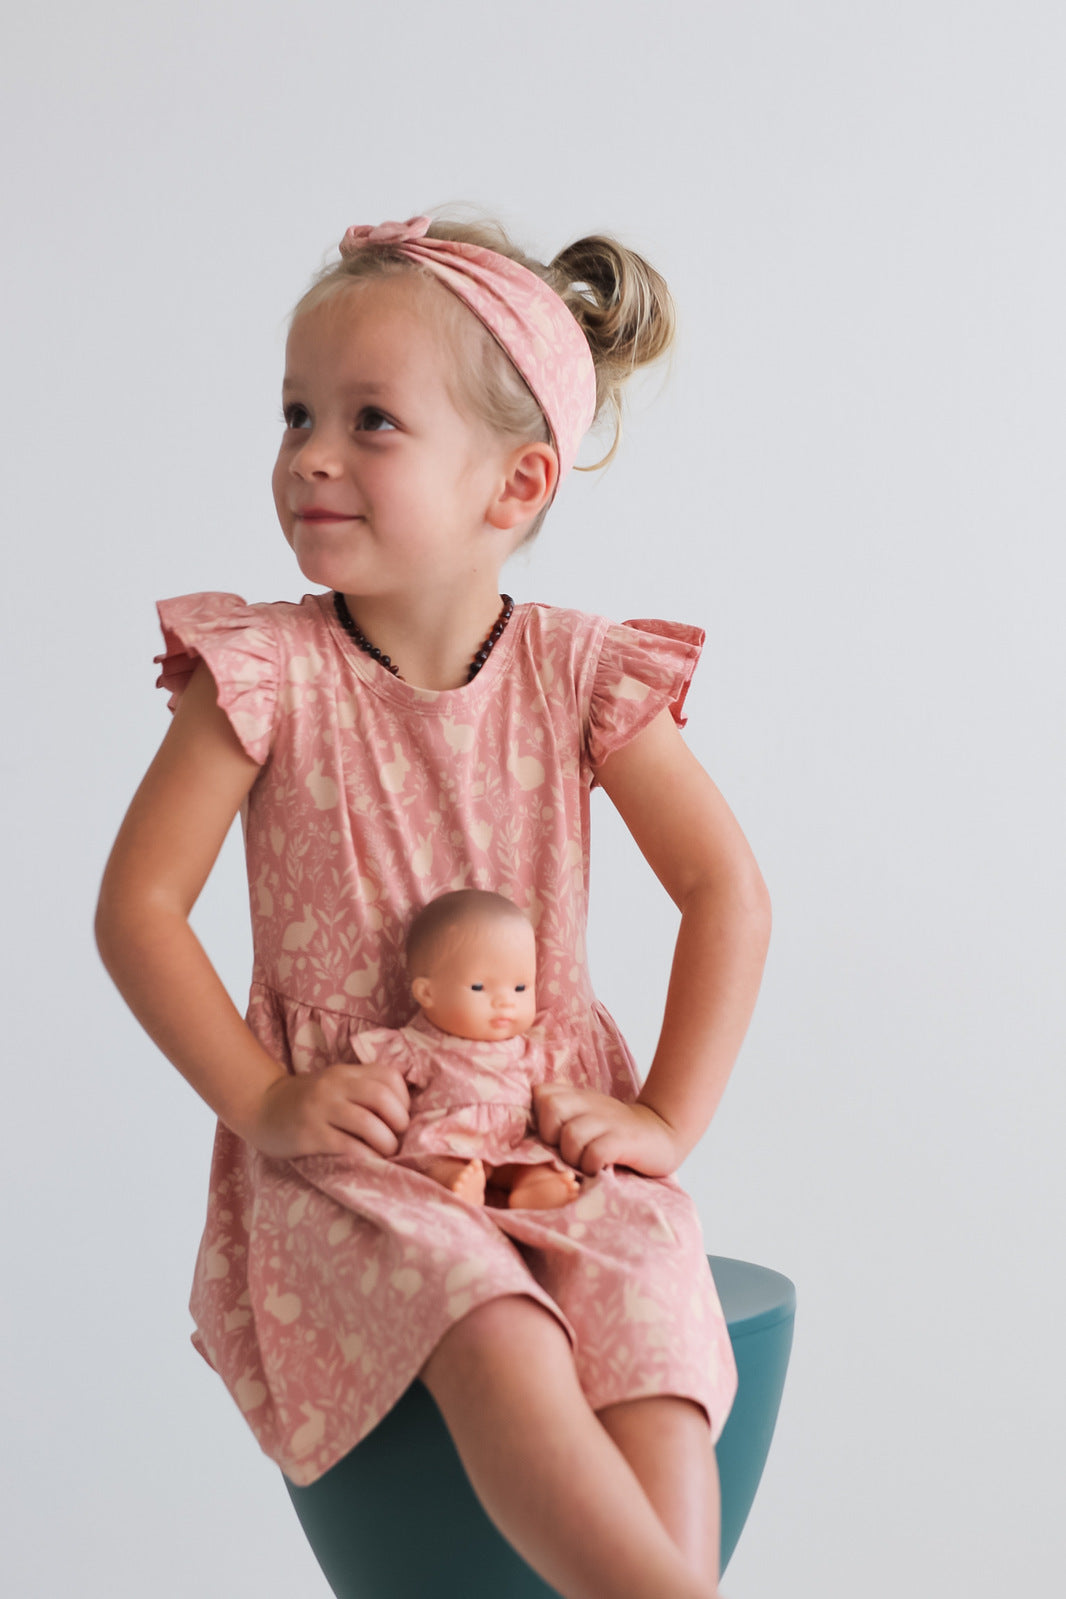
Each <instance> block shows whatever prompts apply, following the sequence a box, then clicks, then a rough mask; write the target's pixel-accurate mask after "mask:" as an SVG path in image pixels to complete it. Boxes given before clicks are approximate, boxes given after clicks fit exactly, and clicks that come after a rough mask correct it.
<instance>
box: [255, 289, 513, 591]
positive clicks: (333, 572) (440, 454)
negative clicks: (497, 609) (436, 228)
mask: <svg viewBox="0 0 1066 1599" xmlns="http://www.w3.org/2000/svg"><path fill="white" fill-rule="evenodd" d="M434 292H441V293H446V292H447V291H446V290H440V291H436V290H434V288H433V286H432V285H423V284H421V283H420V282H419V281H418V280H417V279H414V278H412V277H410V276H397V277H395V278H389V279H376V280H371V281H367V282H364V283H361V284H357V285H355V286H354V287H353V288H351V289H346V290H342V291H340V292H339V293H338V294H337V295H336V296H335V297H334V298H332V299H329V300H325V301H323V302H321V303H320V304H319V305H317V306H315V307H314V308H313V309H312V310H310V311H307V312H305V313H304V314H303V315H302V316H300V317H298V318H297V320H296V322H295V323H294V324H293V327H292V329H291V331H290V333H289V339H288V344H287V347H286V357H285V382H284V387H283V390H282V402H283V410H284V417H285V433H284V435H283V437H282V441H281V448H280V450H279V451H278V459H277V463H276V465H275V467H274V479H273V484H274V503H275V505H276V506H277V511H278V517H279V520H280V522H281V526H282V531H283V532H284V534H285V537H286V539H288V541H289V543H290V544H291V545H292V548H293V550H294V551H295V553H296V558H297V560H298V561H299V563H300V570H301V571H302V572H303V573H304V575H305V576H306V577H308V578H310V579H311V580H312V581H313V582H316V583H322V584H324V585H325V586H326V587H328V588H333V589H339V590H340V592H341V593H343V594H352V595H366V596H371V595H373V596H375V597H379V596H380V597H387V596H395V595H402V594H403V593H404V592H405V591H410V590H412V589H418V590H424V589H425V588H426V587H427V586H429V585H432V586H434V587H435V588H437V589H447V588H449V587H451V588H458V587H462V586H464V585H466V584H469V583H470V582H471V580H476V579H477V578H478V577H481V578H482V579H483V578H484V574H485V572H486V570H487V569H488V568H490V567H491V570H492V572H493V574H494V573H495V572H496V571H498V568H499V565H500V562H501V559H502V556H503V555H505V554H506V553H508V548H501V547H500V546H501V536H500V533H499V532H498V531H497V530H496V529H495V528H493V527H491V526H489V525H488V524H487V522H486V520H485V513H486V510H487V508H488V506H489V504H490V503H491V501H492V499H493V495H494V492H495V491H496V490H497V489H498V488H499V485H500V482H501V479H502V477H503V476H505V468H504V461H505V458H506V454H507V452H506V448H505V445H504V442H503V440H502V439H501V438H500V437H499V436H498V435H496V434H493V433H492V432H491V431H490V430H489V429H488V428H487V427H486V426H485V425H484V424H483V423H481V422H478V421H475V420H473V419H470V418H468V417H466V416H465V415H464V414H463V413H462V412H460V411H459V410H457V409H456V405H455V402H454V400H453V399H452V396H451V393H450V391H449V388H448V382H447V378H448V372H449V367H450V366H451V365H453V364H454V357H453V355H452V352H451V349H450V347H449V345H448V342H447V341H446V339H445V338H444V337H443V336H442V334H441V333H440V332H439V330H438V329H437V328H436V327H435V326H434V321H433V318H432V301H431V299H430V296H431V295H432V294H433V293H434ZM491 581H492V582H495V576H493V577H492V578H491Z"/></svg>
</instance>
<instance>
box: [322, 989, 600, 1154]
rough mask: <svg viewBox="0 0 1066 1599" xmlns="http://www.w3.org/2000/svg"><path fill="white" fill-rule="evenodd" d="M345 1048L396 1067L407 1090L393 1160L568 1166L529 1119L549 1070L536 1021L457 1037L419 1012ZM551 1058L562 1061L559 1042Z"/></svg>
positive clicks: (362, 1057) (546, 1047)
mask: <svg viewBox="0 0 1066 1599" xmlns="http://www.w3.org/2000/svg"><path fill="white" fill-rule="evenodd" d="M352 1048H353V1049H354V1051H355V1053H356V1055H357V1056H358V1058H359V1059H360V1060H361V1061H387V1062H389V1064H390V1065H393V1066H395V1067H396V1068H397V1070H398V1071H399V1072H400V1073H401V1074H402V1075H403V1078H404V1081H405V1082H406V1083H407V1085H408V1087H409V1088H411V1089H413V1090H414V1092H413V1093H412V1095H411V1121H410V1125H409V1126H408V1128H407V1130H406V1132H405V1133H404V1135H403V1138H402V1139H401V1141H400V1148H399V1150H398V1152H397V1153H396V1154H395V1155H394V1156H393V1157H392V1158H393V1160H398V1161H401V1162H402V1163H404V1164H405V1165H408V1166H412V1167H414V1169H415V1170H416V1171H417V1170H424V1169H425V1167H426V1164H427V1162H429V1161H431V1160H433V1159H435V1158H436V1157H438V1156H440V1155H454V1156H456V1157H457V1158H459V1159H461V1160H473V1159H474V1157H475V1156H476V1157H477V1158H478V1159H479V1160H483V1161H485V1162H486V1163H487V1164H488V1165H490V1166H507V1165H515V1164H516V1165H519V1166H551V1167H552V1168H553V1170H555V1171H560V1172H567V1171H572V1170H573V1168H572V1167H570V1166H567V1164H566V1162H565V1161H564V1160H562V1159H561V1158H560V1156H559V1154H558V1153H557V1151H555V1150H553V1149H551V1148H549V1146H548V1145H547V1144H544V1143H542V1142H541V1140H540V1139H539V1138H537V1137H536V1136H535V1128H534V1127H533V1126H532V1124H531V1104H532V1098H533V1084H534V1083H543V1082H547V1080H548V1077H549V1076H550V1075H553V1073H552V1055H553V1052H552V1050H551V1048H550V1046H549V1043H548V1041H547V1039H546V1038H545V1037H544V1036H543V1032H542V1029H541V1027H540V1026H539V1025H538V1028H537V1031H535V1032H534V1031H531V1032H528V1033H519V1034H518V1036H517V1037H515V1038H500V1039H474V1038H456V1037H453V1035H452V1034H451V1033H444V1032H442V1031H441V1029H440V1028H439V1027H435V1026H434V1025H433V1023H432V1022H431V1021H429V1020H428V1018H427V1017H425V1016H423V1015H421V1014H419V1015H417V1016H415V1017H414V1018H413V1020H412V1021H410V1022H408V1024H407V1026H406V1027H374V1028H369V1029H368V1030H367V1031H366V1032H365V1033H357V1034H356V1035H355V1037H354V1038H353V1039H352ZM554 1055H555V1059H556V1061H557V1062H558V1064H559V1065H560V1066H561V1065H562V1064H563V1063H562V1061H561V1060H560V1059H559V1056H560V1046H559V1045H556V1047H555V1051H554Z"/></svg>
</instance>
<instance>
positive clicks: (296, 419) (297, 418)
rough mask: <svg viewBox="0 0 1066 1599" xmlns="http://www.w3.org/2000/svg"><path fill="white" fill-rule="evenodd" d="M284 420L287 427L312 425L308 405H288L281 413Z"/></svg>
mask: <svg viewBox="0 0 1066 1599" xmlns="http://www.w3.org/2000/svg"><path fill="white" fill-rule="evenodd" d="M281 415H282V420H283V421H284V423H285V426H286V427H287V428H306V427H310V425H311V418H310V416H309V415H308V412H307V407H306V406H303V405H297V404H295V403H294V404H292V405H287V406H286V407H285V409H284V410H283V411H282V413H281Z"/></svg>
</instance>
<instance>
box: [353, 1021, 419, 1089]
mask: <svg viewBox="0 0 1066 1599" xmlns="http://www.w3.org/2000/svg"><path fill="white" fill-rule="evenodd" d="M352 1049H353V1051H354V1053H355V1055H356V1057H357V1059H359V1060H361V1061H362V1062H363V1064H364V1065H369V1064H370V1063H371V1061H377V1060H384V1061H388V1062H389V1064H390V1065H392V1066H395V1067H397V1068H398V1070H399V1071H400V1072H401V1073H402V1074H403V1079H404V1082H405V1083H407V1084H408V1085H409V1086H410V1087H411V1088H425V1086H426V1084H427V1083H428V1082H429V1079H430V1076H431V1072H430V1062H429V1059H428V1057H427V1055H426V1053H425V1051H424V1050H422V1049H418V1048H416V1047H415V1045H414V1043H413V1042H412V1039H411V1037H410V1035H409V1034H408V1033H407V1031H406V1029H405V1028H403V1027H367V1028H364V1029H363V1030H362V1032H359V1033H356V1034H354V1035H353V1037H352Z"/></svg>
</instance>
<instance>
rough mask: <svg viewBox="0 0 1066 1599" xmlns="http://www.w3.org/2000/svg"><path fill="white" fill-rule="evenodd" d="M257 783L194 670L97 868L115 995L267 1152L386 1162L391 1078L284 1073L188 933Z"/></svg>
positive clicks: (100, 935)
mask: <svg viewBox="0 0 1066 1599" xmlns="http://www.w3.org/2000/svg"><path fill="white" fill-rule="evenodd" d="M258 773H259V767H258V765H257V764H256V763H255V762H254V761H253V760H251V759H250V758H249V756H247V755H246V754H245V752H244V750H243V749H242V748H241V745H240V743H239V741H238V739H237V737H236V734H235V733H234V732H233V729H232V728H231V726H230V724H229V722H228V720H227V718H226V716H225V714H224V713H223V712H222V711H221V710H220V709H219V707H218V704H217V703H216V695H215V684H214V680H213V678H212V677H211V675H210V673H209V671H208V670H207V668H206V666H203V665H200V666H198V667H197V669H196V671H195V672H194V673H193V676H192V678H191V680H190V682H189V685H188V687H187V688H186V689H185V692H184V694H183V695H182V699H181V702H180V704H179V706H178V708H177V711H176V713H175V716H174V720H173V722H172V723H171V726H170V728H169V730H168V732H167V735H166V737H165V738H164V740H163V743H162V745H161V746H160V749H159V752H158V754H157V755H156V757H155V759H154V761H153V762H152V764H151V766H150V767H149V769H148V772H147V774H146V775H145V778H144V781H143V782H142V783H141V786H140V788H139V789H138V790H137V793H136V795H135V796H134V799H133V802H132V804H131V805H130V808H129V811H128V812H127V814H126V818H125V820H124V821H123V823H122V827H121V828H120V830H119V834H118V838H117V839H116V841H115V846H114V849H113V850H112V852H111V857H110V859H109V861H108V863H107V868H106V870H105V872H104V880H103V885H102V887H101V890H100V901H99V906H98V909H97V915H96V936H97V943H98V946H99V949H100V954H101V956H102V958H103V961H104V965H105V966H106V967H107V969H108V971H109V972H110V974H111V976H112V977H113V979H114V981H115V983H116V984H117V986H118V988H119V989H120V991H121V993H122V995H123V998H124V999H125V1000H126V1003H127V1004H128V1005H129V1007H130V1009H131V1010H132V1011H133V1013H134V1015H135V1016H136V1017H137V1018H138V1020H139V1021H140V1022H141V1024H142V1026H143V1027H144V1028H145V1029H146V1031H147V1032H148V1033H149V1034H150V1035H151V1037H152V1038H153V1039H154V1040H155V1042H156V1043H157V1044H158V1046H159V1048H160V1049H161V1050H162V1051H163V1053H164V1054H165V1055H166V1056H167V1057H168V1058H169V1059H170V1060H171V1061H172V1062H173V1063H174V1065H175V1066H176V1067H177V1068H178V1070H179V1071H180V1072H181V1073H182V1075H183V1076H184V1077H185V1078H186V1079H187V1080H188V1082H190V1083H191V1084H192V1086H193V1088H195V1089H196V1091H197V1093H198V1094H199V1095H200V1096H201V1098H203V1099H204V1100H206V1101H207V1103H208V1104H209V1105H210V1106H211V1108H212V1109H213V1110H214V1111H215V1113H216V1115H218V1116H219V1117H220V1118H221V1119H222V1120H223V1121H224V1122H225V1123H226V1124H227V1125H228V1126H229V1127H230V1128H232V1129H233V1131H234V1132H236V1133H238V1134H239V1135H240V1136H241V1137H242V1138H245V1139H246V1140H247V1141H248V1142H249V1143H251V1144H254V1145H255V1146H256V1148H258V1149H261V1150H263V1151H264V1153H266V1154H271V1155H278V1156H291V1155H301V1154H339V1153H343V1152H344V1151H345V1150H346V1149H349V1148H350V1147H351V1141H352V1139H353V1138H354V1139H358V1140H359V1141H360V1142H363V1143H366V1144H369V1145H370V1146H371V1147H372V1148H374V1149H376V1150H377V1151H378V1152H379V1153H380V1154H383V1155H391V1154H393V1153H395V1150H396V1148H397V1147H398V1146H397V1138H396V1136H395V1135H396V1134H397V1133H399V1132H402V1130H403V1128H404V1127H405V1126H406V1121H407V1089H406V1086H405V1085H404V1083H403V1079H402V1077H401V1076H400V1074H399V1073H398V1072H396V1071H395V1069H394V1068H392V1067H388V1066H386V1065H384V1064H383V1065H381V1066H380V1067H374V1068H371V1067H363V1066H357V1065H354V1064H353V1065H350V1066H339V1065H338V1066H330V1067H327V1068H325V1069H324V1070H323V1071H321V1072H314V1073H309V1074H306V1075H304V1076H299V1077H293V1076H290V1075H289V1074H288V1073H287V1072H286V1070H285V1068H284V1066H283V1065H282V1064H281V1063H280V1062H278V1061H276V1060H274V1059H273V1057H272V1056H271V1055H269V1054H268V1053H267V1051H266V1050H265V1049H264V1048H263V1047H262V1045H261V1044H260V1043H259V1042H258V1040H257V1039H256V1038H255V1036H254V1035H253V1034H252V1032H251V1030H250V1029H249V1028H248V1027H247V1025H246V1024H245V1022H244V1021H243V1019H242V1018H241V1016H240V1015H239V1013H238V1011H237V1009H236V1007H235V1006H234V1004H233V1002H232V1000H231V999H230V997H229V995H228V993H227V992H226V989H225V987H224V986H223V984H222V981H221V979H220V978H219V976H218V974H217V972H216V971H215V969H214V967H213V966H212V965H211V962H210V961H209V960H208V958H207V955H206V954H205V952H204V949H203V947H202V945H201V944H200V942H199V940H198V939H197V937H196V935H195V933H194V932H193V931H192V928H191V927H190V926H189V921H188V917H189V912H190V911H191V909H192V907H193V905H194V904H195V903H196V900H197V898H198V896H199V894H200V891H201V889H202V888H203V886H204V884H205V882H206V881H207V877H208V874H209V873H210V871H211V868H212V866H213V865H214V863H215V859H216V857H217V855H218V852H219V850H220V849H221V847H222V843H223V840H224V839H225V837H226V834H227V832H228V831H229V827H230V824H231V822H232V821H233V818H234V816H235V815H236V814H237V811H238V810H239V808H240V806H241V803H242V802H243V800H244V798H245V796H246V795H247V793H248V791H249V790H250V788H251V786H252V784H253V783H254V782H255V779H256V777H257V775H258Z"/></svg>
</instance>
